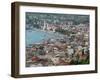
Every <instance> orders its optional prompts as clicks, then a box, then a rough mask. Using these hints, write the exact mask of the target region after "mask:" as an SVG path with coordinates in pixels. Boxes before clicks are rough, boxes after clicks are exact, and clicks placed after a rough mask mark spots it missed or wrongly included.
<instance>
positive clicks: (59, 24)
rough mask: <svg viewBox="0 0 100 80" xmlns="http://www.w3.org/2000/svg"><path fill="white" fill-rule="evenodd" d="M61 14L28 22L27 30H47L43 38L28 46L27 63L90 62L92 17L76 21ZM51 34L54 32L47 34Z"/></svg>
mask: <svg viewBox="0 0 100 80" xmlns="http://www.w3.org/2000/svg"><path fill="white" fill-rule="evenodd" d="M54 17H55V16H54ZM56 17H57V16H56ZM60 18H61V19H64V17H60ZM60 18H58V19H54V20H53V21H52V22H50V20H51V19H40V20H38V18H37V21H34V20H33V23H32V24H31V23H29V22H27V26H26V30H27V31H30V32H31V31H40V32H43V33H46V34H45V35H44V37H45V38H43V39H42V41H40V42H38V43H34V42H33V43H32V44H28V45H27V46H26V67H35V66H36V67H39V66H62V65H79V64H89V21H88V22H85V21H84V22H80V23H77V24H75V20H74V21H73V20H67V21H66V20H60ZM33 19H34V18H33ZM48 34H49V35H51V34H53V36H50V37H48V38H46V36H48ZM37 36H38V34H37ZM33 38H34V36H33Z"/></svg>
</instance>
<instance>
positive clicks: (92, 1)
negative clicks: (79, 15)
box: [0, 0, 100, 80]
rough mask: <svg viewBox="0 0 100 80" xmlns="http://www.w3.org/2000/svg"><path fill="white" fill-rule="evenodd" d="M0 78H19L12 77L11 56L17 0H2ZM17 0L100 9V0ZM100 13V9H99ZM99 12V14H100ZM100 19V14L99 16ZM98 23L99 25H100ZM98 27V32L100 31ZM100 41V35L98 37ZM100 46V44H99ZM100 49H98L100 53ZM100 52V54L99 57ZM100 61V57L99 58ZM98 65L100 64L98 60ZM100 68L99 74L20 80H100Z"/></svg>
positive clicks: (9, 79) (0, 13) (0, 10)
mask: <svg viewBox="0 0 100 80" xmlns="http://www.w3.org/2000/svg"><path fill="white" fill-rule="evenodd" d="M0 1H1V2H0V64H1V65H0V80H17V79H14V78H12V77H10V67H11V66H10V63H11V61H10V58H11V48H10V47H11V2H13V1H15V0H0ZM16 1H29V2H41V3H56V4H74V5H75V4H76V5H88V6H93V5H94V6H98V7H99V9H100V6H99V4H100V0H16ZM99 13H100V11H99ZM99 13H98V14H99ZM98 19H99V20H98V21H100V16H98ZM99 25H100V24H99ZM99 25H98V26H99ZM99 28H100V27H98V34H99V33H100V31H99V30H100V29H99ZM98 41H100V37H98ZM98 44H100V42H98ZM98 47H100V45H98ZM99 52H100V50H99V51H98V53H99ZM99 57H100V54H98V58H99ZM98 61H100V59H99V60H98ZM98 67H100V64H99V62H98ZM99 75H100V69H99V73H98V74H82V75H81V74H80V75H67V76H51V77H38V78H26V79H25V78H22V79H18V80H52V79H53V80H99V79H100V77H99Z"/></svg>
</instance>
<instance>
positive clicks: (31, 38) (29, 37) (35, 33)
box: [25, 30, 63, 46]
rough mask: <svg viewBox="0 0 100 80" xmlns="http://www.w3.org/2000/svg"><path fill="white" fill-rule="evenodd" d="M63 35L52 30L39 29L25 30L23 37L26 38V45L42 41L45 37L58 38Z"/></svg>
mask: <svg viewBox="0 0 100 80" xmlns="http://www.w3.org/2000/svg"><path fill="white" fill-rule="evenodd" d="M62 37H63V35H61V34H58V33H53V32H46V31H41V30H26V34H25V38H26V46H28V45H29V44H34V43H42V42H43V41H44V40H47V39H51V38H52V39H56V38H57V39H58V38H62Z"/></svg>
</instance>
